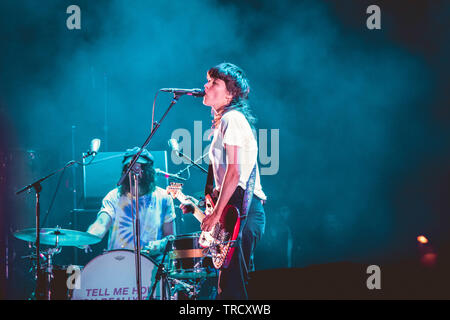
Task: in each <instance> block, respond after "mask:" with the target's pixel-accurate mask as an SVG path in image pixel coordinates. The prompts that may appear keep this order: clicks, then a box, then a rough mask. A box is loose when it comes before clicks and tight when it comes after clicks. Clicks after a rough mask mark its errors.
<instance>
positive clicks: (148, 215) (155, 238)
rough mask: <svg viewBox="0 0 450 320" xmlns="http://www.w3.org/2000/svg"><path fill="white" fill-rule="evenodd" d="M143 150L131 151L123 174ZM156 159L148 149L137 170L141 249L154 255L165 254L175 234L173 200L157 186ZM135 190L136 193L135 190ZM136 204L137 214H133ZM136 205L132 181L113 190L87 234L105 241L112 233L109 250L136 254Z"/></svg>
mask: <svg viewBox="0 0 450 320" xmlns="http://www.w3.org/2000/svg"><path fill="white" fill-rule="evenodd" d="M139 150H140V148H138V147H135V148H133V149H128V150H127V152H126V153H125V155H124V158H123V161H122V163H123V167H122V174H123V173H125V171H126V170H127V169H128V167H129V165H130V162H131V160H132V159H133V156H134V155H135V154H136V153H137V152H138V151H139ZM153 161H154V160H153V156H152V155H151V154H150V152H148V150H146V149H144V151H143V152H142V153H141V155H140V157H139V159H138V160H137V162H136V164H135V166H136V167H137V168H140V169H142V170H141V171H140V172H141V173H140V176H139V219H140V222H141V223H140V229H141V239H140V244H141V248H143V249H144V250H146V251H147V252H148V253H150V254H158V253H161V252H162V251H163V249H164V246H165V243H166V240H165V239H167V238H166V237H167V236H169V235H173V234H175V230H176V228H175V210H174V204H173V200H172V198H171V197H170V196H169V195H168V194H167V192H166V191H165V190H164V189H162V188H160V187H158V186H156V181H155V169H154V168H153ZM132 190H134V189H132ZM132 204H133V212H132V211H131V209H132ZM134 204H135V201H134V199H133V198H132V196H131V193H130V181H129V178H128V177H126V178H125V179H124V180H123V183H122V184H121V185H120V186H119V187H117V188H115V189H113V190H111V191H110V192H109V193H108V194H107V195H106V196H105V197H104V198H103V201H102V207H101V209H100V211H99V213H98V214H97V219H96V220H95V222H94V223H93V224H92V225H91V226H89V228H88V230H87V232H88V233H90V234H93V235H95V236H98V237H101V238H103V237H104V236H105V234H106V233H107V232H108V231H110V232H109V238H108V245H107V250H115V249H129V250H134V224H133V217H134V215H135V214H136V208H135V205H134Z"/></svg>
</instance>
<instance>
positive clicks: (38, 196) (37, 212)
mask: <svg viewBox="0 0 450 320" xmlns="http://www.w3.org/2000/svg"><path fill="white" fill-rule="evenodd" d="M92 154H93V153H92V152H88V153H87V154H86V155H85V156H84V157H83V159H85V158H87V157H88V156H90V155H92ZM75 163H77V161H75V160H71V161H69V162H68V163H67V164H66V165H65V166H64V167H62V168H61V169H58V170H56V171H54V172H52V173H50V174H48V175H47V176H45V177H43V178H41V179H39V180H36V181H35V182H32V183H31V184H29V185H27V186H25V187H23V188H22V189H20V190H18V191H16V195H19V194H21V193H23V192H25V191H27V190H30V189H31V188H33V189H34V191H35V192H36V210H35V215H36V284H37V285H36V288H35V297H36V299H39V298H40V292H39V289H40V285H41V284H42V282H41V275H40V273H41V272H40V271H41V270H40V269H41V262H40V242H41V238H40V233H41V230H40V215H41V201H40V199H41V191H42V185H41V183H42V182H44V181H45V180H47V179H48V178H50V177H52V176H54V175H55V174H57V173H58V172H60V171H62V170H65V169H67V168H69V167H71V166H73V165H74V164H75ZM48 286H49V288H50V284H48ZM49 290H50V289H49Z"/></svg>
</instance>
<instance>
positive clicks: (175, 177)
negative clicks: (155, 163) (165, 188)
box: [155, 168, 186, 181]
mask: <svg viewBox="0 0 450 320" xmlns="http://www.w3.org/2000/svg"><path fill="white" fill-rule="evenodd" d="M155 172H156V174H160V175H163V176H164V177H165V178H174V179H178V180H182V181H186V179H185V178H182V177H180V176H179V175H177V174H174V173H168V172H165V171H162V170H160V169H158V168H155Z"/></svg>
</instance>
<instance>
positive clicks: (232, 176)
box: [202, 144, 241, 231]
mask: <svg viewBox="0 0 450 320" xmlns="http://www.w3.org/2000/svg"><path fill="white" fill-rule="evenodd" d="M225 152H226V155H227V170H226V171H225V176H224V178H223V183H222V189H221V190H220V194H219V199H217V203H216V205H215V207H214V210H213V212H212V213H211V214H210V215H208V216H206V217H205V219H204V220H203V223H202V230H205V231H209V230H210V229H211V228H212V227H214V225H216V223H217V222H218V221H219V219H220V216H221V215H222V211H223V209H224V208H225V206H226V205H227V203H228V201H229V200H230V198H231V196H232V195H233V193H234V191H235V190H236V188H237V186H238V184H239V179H240V177H241V167H240V161H239V159H240V153H241V147H238V146H233V145H227V144H225Z"/></svg>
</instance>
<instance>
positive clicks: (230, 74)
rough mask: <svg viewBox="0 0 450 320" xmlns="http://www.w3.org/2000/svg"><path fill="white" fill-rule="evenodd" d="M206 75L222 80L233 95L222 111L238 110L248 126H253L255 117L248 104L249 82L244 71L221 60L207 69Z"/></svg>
mask: <svg viewBox="0 0 450 320" xmlns="http://www.w3.org/2000/svg"><path fill="white" fill-rule="evenodd" d="M208 75H209V76H210V77H211V78H214V79H220V80H223V81H224V82H225V86H226V88H227V90H228V92H230V93H231V95H232V96H233V99H232V100H231V102H230V104H229V105H228V106H226V107H225V109H224V113H225V112H227V111H229V110H237V111H240V112H241V113H242V114H243V115H244V116H245V118H246V119H247V121H248V122H249V124H250V126H251V127H252V128H254V125H255V123H256V118H255V117H254V116H253V114H252V111H251V108H250V105H249V104H248V94H249V92H250V83H249V80H248V79H247V77H246V75H245V73H244V71H243V70H242V69H241V68H239V67H238V66H236V65H234V64H232V63H229V62H223V63H221V64H218V65H217V66H215V67H212V68H211V69H209V70H208ZM213 126H214V122H213Z"/></svg>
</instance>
